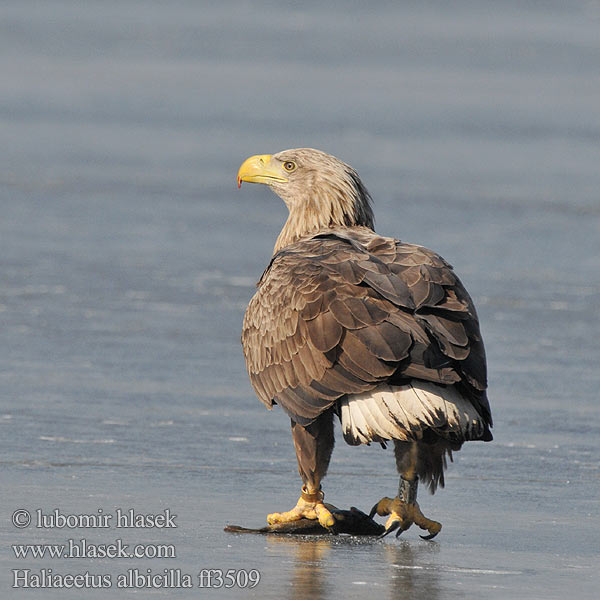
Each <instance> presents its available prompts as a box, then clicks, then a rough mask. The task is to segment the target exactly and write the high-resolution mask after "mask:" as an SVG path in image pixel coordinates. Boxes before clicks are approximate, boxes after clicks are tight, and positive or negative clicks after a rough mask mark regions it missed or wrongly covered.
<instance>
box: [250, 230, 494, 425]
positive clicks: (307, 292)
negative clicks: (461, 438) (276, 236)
mask: <svg viewBox="0 0 600 600" xmlns="http://www.w3.org/2000/svg"><path fill="white" fill-rule="evenodd" d="M242 344H243V348H244V355H245V358H246V365H247V368H248V372H249V374H250V380H251V382H252V385H253V386H254V388H255V390H256V393H257V395H258V397H259V398H260V399H261V400H262V402H264V403H265V404H266V405H267V406H268V407H271V406H272V405H273V403H278V404H280V405H281V406H282V407H283V408H284V409H285V410H286V411H287V412H288V414H289V415H290V416H291V417H292V419H293V420H295V421H296V422H298V423H300V424H308V423H310V422H311V421H312V420H314V419H315V418H316V417H317V416H318V415H319V414H321V413H322V412H323V411H324V410H326V409H327V408H329V407H330V406H331V405H332V404H333V403H334V402H336V401H337V400H338V399H339V398H342V397H345V396H346V395H352V394H360V393H364V392H368V391H369V390H372V389H374V388H376V387H377V386H379V385H381V384H384V383H386V382H388V383H389V384H390V385H398V384H400V385H404V384H406V382H407V381H409V380H411V379H417V380H422V381H427V382H432V383H436V384H443V385H451V386H455V385H456V386H457V389H460V390H462V391H461V394H462V396H463V397H465V398H467V399H468V401H469V402H470V403H471V404H472V405H473V406H474V407H475V409H476V410H477V411H478V412H479V414H481V415H482V417H483V418H484V420H485V422H486V423H487V424H490V425H491V415H490V413H489V404H488V403H487V397H486V394H485V389H486V386H487V380H486V363H485V352H484V349H483V344H482V342H481V335H480V333H479V323H478V319H477V314H476V312H475V308H474V307H473V303H472V301H471V299H470V297H469V295H468V294H467V292H466V291H465V289H464V287H463V286H462V284H461V282H460V281H459V279H458V278H457V277H456V275H455V274H454V272H453V270H452V267H451V266H450V265H449V264H448V263H447V262H446V261H444V259H442V258H441V257H440V256H438V255H437V254H435V253H434V252H432V251H431V250H428V249H426V248H423V247H421V246H416V245H413V244H404V243H402V242H399V241H398V240H394V239H392V238H384V237H381V236H378V235H376V234H375V233H373V232H372V231H370V230H368V229H366V228H363V227H356V228H349V229H348V228H347V229H332V230H328V231H327V232H326V233H321V234H317V235H313V236H309V237H306V238H303V239H301V240H300V241H298V242H296V243H294V244H291V245H290V246H288V247H286V248H284V249H283V250H281V251H280V252H279V253H278V254H276V255H275V256H274V257H273V259H272V261H271V264H270V265H269V267H268V268H267V270H266V271H265V273H264V274H263V276H262V278H261V281H260V282H259V285H258V290H257V292H256V294H255V295H254V297H253V298H252V300H251V301H250V304H249V306H248V310H247V311H246V315H245V317H244V327H243V332H242ZM414 401H415V402H417V403H418V402H419V399H418V397H415V399H414ZM422 404H423V406H422V407H421V412H422V413H423V414H424V415H425V417H426V421H427V422H429V420H432V422H433V420H435V419H434V416H435V415H428V413H427V410H425V409H426V408H427V407H426V405H427V404H429V403H428V402H423V403H422ZM374 407H375V408H372V409H371V410H372V411H374V413H373V414H372V415H371V416H370V418H371V419H372V420H373V422H376V423H378V424H379V425H378V426H380V427H381V428H383V429H385V427H386V426H385V423H384V417H385V411H388V412H390V414H391V417H392V418H393V419H395V421H396V422H397V423H398V426H402V427H406V425H407V417H406V414H403V413H402V412H401V411H402V410H403V407H402V406H401V405H400V404H399V403H398V400H397V399H395V398H392V399H389V402H388V401H387V400H386V399H385V398H383V397H382V399H381V402H379V400H377V402H376V403H375V405H374ZM342 408H343V407H342ZM344 410H346V409H344ZM382 411H383V412H382ZM448 412H449V411H446V413H448ZM438 417H439V415H438V416H436V419H437V420H435V422H436V423H438V421H439V418H438ZM365 419H366V417H363V418H359V421H360V422H359V423H358V425H357V427H358V429H359V430H360V431H361V432H363V429H364V427H366V426H367V420H365ZM387 427H389V426H387ZM383 429H382V431H383ZM385 431H386V433H390V431H389V430H385Z"/></svg>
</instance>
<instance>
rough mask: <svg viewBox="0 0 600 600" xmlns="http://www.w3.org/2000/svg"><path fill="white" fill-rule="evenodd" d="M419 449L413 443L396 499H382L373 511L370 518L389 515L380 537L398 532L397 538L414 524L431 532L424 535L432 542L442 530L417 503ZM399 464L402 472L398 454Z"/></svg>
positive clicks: (439, 524)
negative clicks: (376, 515)
mask: <svg viewBox="0 0 600 600" xmlns="http://www.w3.org/2000/svg"><path fill="white" fill-rule="evenodd" d="M418 455H419V448H418V444H417V443H415V442H413V443H412V444H411V446H410V451H409V454H408V456H407V458H408V465H407V466H406V467H405V468H403V469H402V470H401V475H400V484H399V486H398V495H397V496H396V497H395V498H387V497H386V498H382V499H381V500H380V501H379V502H378V503H377V504H375V506H373V508H372V509H371V513H370V515H369V516H370V517H371V518H373V516H374V515H375V513H377V514H378V515H379V516H381V517H384V516H387V515H389V518H388V520H387V521H386V524H385V531H384V532H383V534H382V535H381V536H380V537H385V536H386V535H389V534H390V533H392V531H396V529H397V530H398V531H397V533H396V537H398V536H399V535H400V534H401V533H402V532H403V531H406V530H407V529H409V527H410V526H411V525H413V523H414V524H415V525H417V526H418V527H420V528H421V529H425V530H426V531H428V532H429V535H422V536H420V537H422V538H423V539H424V540H432V539H433V538H434V537H435V536H436V535H437V534H438V533H439V532H440V531H441V529H442V524H441V523H438V522H437V521H432V520H431V519H428V518H427V517H426V516H425V515H423V513H422V512H421V509H420V508H419V505H418V503H417V487H418V485H419V478H418V476H417V473H416V471H417V464H418ZM397 462H398V467H399V470H400V465H401V464H404V463H402V457H400V458H399V455H398V454H397Z"/></svg>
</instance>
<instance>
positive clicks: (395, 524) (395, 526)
mask: <svg viewBox="0 0 600 600" xmlns="http://www.w3.org/2000/svg"><path fill="white" fill-rule="evenodd" d="M398 527H400V521H394V522H393V523H392V524H391V525H390V526H389V527H388V528H387V529H386V530H385V531H384V532H383V533H382V534H381V535H380V536H378V539H380V540H381V539H383V538H384V537H385V536H386V535H389V534H390V533H392V531H396V529H398ZM402 531H404V530H403V529H400V531H399V532H398V533H397V534H396V537H398V536H399V535H400V534H401V533H402Z"/></svg>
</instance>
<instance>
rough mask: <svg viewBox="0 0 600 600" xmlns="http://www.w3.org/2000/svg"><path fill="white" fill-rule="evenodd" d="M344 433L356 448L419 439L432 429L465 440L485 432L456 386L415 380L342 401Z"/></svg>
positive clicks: (351, 396) (474, 412) (440, 433)
mask: <svg viewBox="0 0 600 600" xmlns="http://www.w3.org/2000/svg"><path fill="white" fill-rule="evenodd" d="M340 404H341V420H342V431H343V433H344V439H345V440H346V442H348V443H349V444H351V445H353V446H357V445H359V444H367V443H369V442H384V441H387V440H400V441H409V440H418V439H420V438H421V435H422V432H423V430H424V429H427V428H431V429H433V430H434V431H435V432H436V433H438V434H439V435H441V437H444V438H450V439H453V440H455V441H459V442H462V441H465V440H468V439H471V438H473V437H475V438H478V437H479V436H480V435H481V434H482V433H483V429H484V425H483V422H482V419H481V417H480V416H479V413H478V412H477V411H476V410H475V408H474V407H473V405H472V404H471V403H470V402H469V401H468V400H466V399H464V398H463V397H462V396H461V395H460V394H459V392H458V391H457V390H456V389H455V388H454V386H440V385H436V384H435V383H429V382H426V381H413V382H411V383H410V384H407V385H402V386H391V385H388V384H382V385H380V386H378V387H376V388H375V389H374V390H371V391H370V392H364V393H362V394H354V395H348V396H346V397H345V398H344V399H343V400H341V402H340Z"/></svg>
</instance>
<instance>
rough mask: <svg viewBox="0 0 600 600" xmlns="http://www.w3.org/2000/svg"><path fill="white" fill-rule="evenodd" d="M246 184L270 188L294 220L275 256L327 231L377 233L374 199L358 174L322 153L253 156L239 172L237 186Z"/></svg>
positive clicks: (290, 220) (300, 151) (284, 231)
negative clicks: (344, 229)
mask: <svg viewBox="0 0 600 600" xmlns="http://www.w3.org/2000/svg"><path fill="white" fill-rule="evenodd" d="M242 181H249V182H251V183H263V184H266V185H268V186H269V187H270V188H271V189H272V190H273V192H275V194H277V195H278V196H279V197H280V198H281V199H282V200H283V201H284V202H285V204H286V206H287V207H288V210H289V212H290V215H289V217H288V219H287V221H286V223H285V225H284V227H283V229H282V231H281V234H280V235H279V237H278V239H277V243H276V245H275V251H278V250H280V249H281V248H283V247H285V246H286V245H288V244H291V243H293V242H295V241H296V240H298V239H299V238H301V237H303V236H305V235H308V234H311V233H314V232H316V231H320V230H322V229H328V228H332V227H356V226H364V227H369V228H370V229H373V211H372V209H371V197H370V196H369V193H368V191H367V189H366V188H365V186H364V185H363V183H362V182H361V180H360V178H359V176H358V174H357V173H356V171H355V170H354V169H353V168H352V167H351V166H349V165H347V164H346V163H344V162H342V161H341V160H339V159H338V158H335V156H331V155H330V154H326V153H325V152H321V151H320V150H315V149H313V148H296V149H292V150H283V151H282V152H278V153H277V154H273V155H269V154H263V155H256V156H251V157H250V158H248V159H247V160H246V161H244V163H243V164H242V166H241V167H240V170H239V172H238V186H241V184H242Z"/></svg>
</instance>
